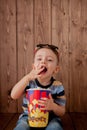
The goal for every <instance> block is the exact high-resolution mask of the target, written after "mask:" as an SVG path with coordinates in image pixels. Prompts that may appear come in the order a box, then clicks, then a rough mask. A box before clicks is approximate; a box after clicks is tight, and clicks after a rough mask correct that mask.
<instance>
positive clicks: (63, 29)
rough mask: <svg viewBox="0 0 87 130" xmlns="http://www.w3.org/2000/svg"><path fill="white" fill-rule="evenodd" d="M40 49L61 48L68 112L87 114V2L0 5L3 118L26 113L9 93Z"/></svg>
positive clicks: (4, 0)
mask: <svg viewBox="0 0 87 130" xmlns="http://www.w3.org/2000/svg"><path fill="white" fill-rule="evenodd" d="M38 43H49V44H54V45H56V46H58V47H59V50H60V66H61V70H60V72H59V74H58V75H57V79H59V80H60V81H62V82H63V85H64V86H65V91H66V96H67V111H70V112H87V0H0V112H4V113H7V112H11V113H14V112H21V99H19V100H17V101H13V100H11V98H10V95H9V93H10V89H11V88H12V87H13V86H14V85H15V83H16V82H17V81H18V80H20V79H21V78H22V77H23V76H24V75H26V74H27V73H29V71H30V70H31V65H32V62H33V50H34V47H35V45H36V44H38Z"/></svg>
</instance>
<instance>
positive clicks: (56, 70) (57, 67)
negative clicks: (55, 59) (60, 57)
mask: <svg viewBox="0 0 87 130" xmlns="http://www.w3.org/2000/svg"><path fill="white" fill-rule="evenodd" d="M59 70H60V67H59V65H57V66H56V68H55V70H54V73H55V74H56V73H58V72H59Z"/></svg>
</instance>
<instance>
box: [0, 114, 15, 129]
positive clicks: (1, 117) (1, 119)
mask: <svg viewBox="0 0 87 130" xmlns="http://www.w3.org/2000/svg"><path fill="white" fill-rule="evenodd" d="M13 115H14V114H11V113H10V114H8V113H0V129H2V130H4V128H5V127H6V126H7V124H8V123H9V120H11V119H12V117H13Z"/></svg>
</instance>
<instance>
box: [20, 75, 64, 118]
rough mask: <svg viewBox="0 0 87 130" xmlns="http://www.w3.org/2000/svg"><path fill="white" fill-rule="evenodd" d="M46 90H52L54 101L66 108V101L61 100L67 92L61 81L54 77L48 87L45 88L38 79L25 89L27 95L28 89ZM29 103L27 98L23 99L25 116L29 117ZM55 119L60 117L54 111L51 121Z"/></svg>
mask: <svg viewBox="0 0 87 130" xmlns="http://www.w3.org/2000/svg"><path fill="white" fill-rule="evenodd" d="M38 87H39V88H44V89H50V90H51V94H52V97H53V99H54V102H55V103H56V104H58V105H61V106H65V104H66V100H65V99H62V98H60V97H61V96H64V95H65V91H64V87H63V85H62V83H61V82H59V81H56V80H55V79H54V78H53V77H52V78H51V82H50V84H49V85H47V86H43V85H41V84H40V83H39V81H38V80H37V79H35V80H32V81H30V82H29V84H28V86H26V88H25V93H26V91H27V89H31V88H32V89H33V88H37V89H38ZM28 103H29V102H28V101H27V99H26V96H25V97H24V98H23V105H22V107H23V111H24V113H23V115H28ZM54 117H58V116H56V115H55V114H54V113H53V112H52V111H50V112H49V119H52V118H54Z"/></svg>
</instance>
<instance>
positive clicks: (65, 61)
mask: <svg viewBox="0 0 87 130" xmlns="http://www.w3.org/2000/svg"><path fill="white" fill-rule="evenodd" d="M68 9H69V3H68V0H66V1H61V0H53V1H52V44H54V45H56V46H58V47H59V53H60V63H59V65H60V72H59V73H58V74H57V76H56V77H57V79H58V80H60V81H62V83H63V85H64V87H65V92H66V97H67V110H68V108H69V93H70V91H69V85H68V84H69V83H68V81H69V57H68V51H69V50H68V49H69V45H68V33H69V19H68V17H69V16H68Z"/></svg>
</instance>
